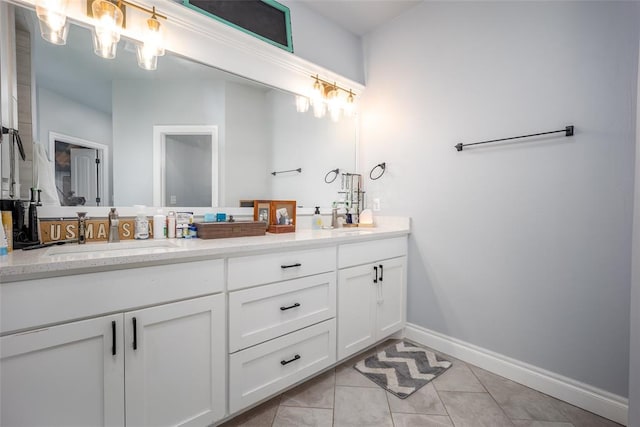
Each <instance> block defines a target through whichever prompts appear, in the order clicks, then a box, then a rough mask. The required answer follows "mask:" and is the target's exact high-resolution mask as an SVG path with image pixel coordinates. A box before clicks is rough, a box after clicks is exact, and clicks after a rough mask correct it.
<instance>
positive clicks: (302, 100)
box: [296, 95, 309, 113]
mask: <svg viewBox="0 0 640 427" xmlns="http://www.w3.org/2000/svg"><path fill="white" fill-rule="evenodd" d="M296 111H297V112H298V113H306V112H307V111H309V98H307V97H306V96H302V95H296Z"/></svg>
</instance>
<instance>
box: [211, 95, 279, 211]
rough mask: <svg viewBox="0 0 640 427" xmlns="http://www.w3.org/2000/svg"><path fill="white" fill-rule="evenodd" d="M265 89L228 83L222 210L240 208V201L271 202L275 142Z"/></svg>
mask: <svg viewBox="0 0 640 427" xmlns="http://www.w3.org/2000/svg"><path fill="white" fill-rule="evenodd" d="M266 96H267V95H266V91H265V89H264V88H250V87H247V86H243V85H239V84H235V83H227V84H226V97H225V113H226V117H225V121H226V126H225V127H226V141H225V145H224V147H221V148H222V150H221V153H220V155H221V156H222V157H224V159H225V162H224V165H223V177H224V178H223V182H224V185H221V192H222V194H221V196H222V197H221V199H220V206H236V207H237V206H240V200H243V199H245V200H253V199H270V198H271V185H270V184H271V182H270V180H269V177H270V175H269V169H270V165H269V158H270V156H271V138H270V137H269V132H270V129H271V123H270V122H269V111H268V105H267V103H266Z"/></svg>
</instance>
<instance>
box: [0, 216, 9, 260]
mask: <svg viewBox="0 0 640 427" xmlns="http://www.w3.org/2000/svg"><path fill="white" fill-rule="evenodd" d="M3 224H4V222H3V221H2V217H1V216H0V256H4V255H7V254H8V253H9V242H8V241H7V236H6V234H5V232H4V230H5V229H4V225H3Z"/></svg>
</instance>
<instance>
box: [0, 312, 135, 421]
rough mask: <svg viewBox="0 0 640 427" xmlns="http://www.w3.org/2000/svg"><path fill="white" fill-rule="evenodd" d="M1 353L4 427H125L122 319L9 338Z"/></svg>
mask: <svg viewBox="0 0 640 427" xmlns="http://www.w3.org/2000/svg"><path fill="white" fill-rule="evenodd" d="M114 340H115V342H114ZM0 349H1V350H0V378H2V381H1V383H2V385H1V395H2V399H1V408H0V414H1V415H0V425H3V426H44V425H57V426H98V425H104V426H121V425H123V424H124V347H123V338H122V314H118V315H112V316H104V317H99V318H97V319H91V320H84V321H79V322H72V323H67V324H63V325H59V326H52V327H49V328H43V329H38V330H35V331H29V332H25V333H19V334H14V335H9V336H6V337H3V338H0ZM114 353H115V354H114Z"/></svg>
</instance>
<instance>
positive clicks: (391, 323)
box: [376, 257, 407, 340]
mask: <svg viewBox="0 0 640 427" xmlns="http://www.w3.org/2000/svg"><path fill="white" fill-rule="evenodd" d="M406 269H407V259H406V257H401V258H394V259H391V260H385V261H382V262H380V263H379V264H378V283H377V287H378V289H377V298H376V301H377V306H378V307H377V308H378V309H377V312H378V315H377V318H376V339H377V340H380V339H382V338H384V337H387V336H389V335H391V334H393V333H394V332H397V331H399V330H400V329H401V328H402V327H403V326H404V317H405V315H404V313H405V309H404V307H405V289H406V287H405V281H406Z"/></svg>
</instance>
